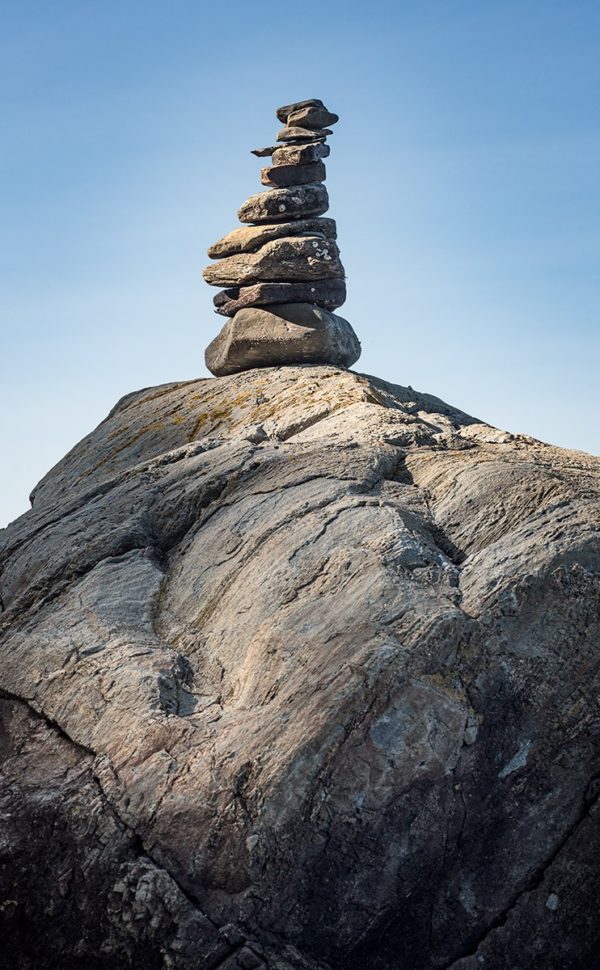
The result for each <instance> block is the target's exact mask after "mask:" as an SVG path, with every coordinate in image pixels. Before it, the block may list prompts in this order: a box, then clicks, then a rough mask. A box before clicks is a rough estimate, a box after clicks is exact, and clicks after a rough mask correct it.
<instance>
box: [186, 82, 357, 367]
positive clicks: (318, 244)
mask: <svg viewBox="0 0 600 970" xmlns="http://www.w3.org/2000/svg"><path fill="white" fill-rule="evenodd" d="M276 113H277V118H278V119H279V120H280V121H281V122H283V124H284V127H283V128H282V130H281V131H280V132H279V134H278V135H277V142H278V144H277V145H275V146H273V147H271V148H258V149H255V150H254V151H253V154H254V155H258V156H259V157H261V158H262V157H269V156H270V157H271V165H270V166H269V167H268V168H263V169H262V171H261V173H260V180H261V182H262V184H263V185H266V186H267V187H268V188H267V191H265V192H260V193H259V194H258V195H252V196H251V197H250V198H249V199H248V200H247V201H246V202H244V204H243V205H242V206H241V208H240V209H239V211H238V218H239V220H240V222H242V223H244V225H242V227H241V228H239V229H234V230H233V232H230V233H228V235H227V236H223V238H222V239H219V241H218V242H216V243H215V244H214V245H213V246H211V247H210V249H209V250H208V255H209V256H210V257H211V258H212V259H215V260H216V262H215V263H211V265H210V266H207V267H206V269H205V270H204V274H203V275H204V279H205V280H206V282H207V283H210V285H211V286H219V287H224V288H223V289H222V290H221V291H220V292H219V293H217V295H216V296H215V298H214V304H215V307H216V310H217V313H220V314H222V315H223V316H226V317H229V318H230V319H229V320H228V322H227V323H226V324H225V325H224V327H223V329H222V330H221V332H220V333H219V334H218V336H217V337H216V338H215V339H214V340H213V341H212V343H211V344H209V346H208V348H207V350H206V354H205V359H206V366H207V367H208V369H209V370H210V371H211V372H212V373H213V374H215V375H216V376H219V377H220V376H222V375H225V374H234V373H236V372H238V371H242V370H249V369H250V368H252V367H268V366H274V367H279V366H283V365H285V364H293V365H297V364H336V365H338V366H343V367H349V366H350V365H351V364H353V363H354V362H355V361H357V360H358V358H359V357H360V343H359V341H358V338H357V337H356V334H355V333H354V331H353V329H352V327H351V326H350V324H349V323H348V321H347V320H344V319H343V318H342V317H339V316H337V315H336V314H334V313H332V312H331V311H332V310H334V309H336V308H337V307H339V306H341V305H342V303H343V302H344V300H345V299H346V284H345V280H344V267H343V266H342V263H341V261H340V253H339V249H338V247H337V243H336V241H335V240H336V224H335V221H334V220H333V219H327V218H323V213H324V212H326V211H327V209H328V207H329V198H328V195H327V189H326V188H325V186H324V184H323V182H324V181H325V175H326V173H325V163H324V161H323V159H324V158H327V156H328V155H329V145H327V143H326V141H327V136H328V135H331V134H332V132H331V129H330V128H329V127H328V126H329V125H333V124H335V123H336V122H337V121H338V116H337V115H335V114H332V113H331V112H330V111H328V110H327V108H326V107H325V105H324V104H323V102H322V101H319V100H318V99H316V98H313V99H311V100H309V101H298V102H296V103H295V104H287V105H285V106H284V107H282V108H278V109H277V112H276Z"/></svg>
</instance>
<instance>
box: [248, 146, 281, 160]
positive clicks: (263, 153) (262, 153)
mask: <svg viewBox="0 0 600 970" xmlns="http://www.w3.org/2000/svg"><path fill="white" fill-rule="evenodd" d="M278 148H279V145H271V147H270V148H251V149H250V153H251V154H252V155H257V156H258V158H266V157H267V156H268V155H272V154H273V152H275V151H277V149H278Z"/></svg>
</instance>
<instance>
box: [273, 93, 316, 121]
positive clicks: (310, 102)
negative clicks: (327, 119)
mask: <svg viewBox="0 0 600 970" xmlns="http://www.w3.org/2000/svg"><path fill="white" fill-rule="evenodd" d="M303 108H314V109H320V110H322V111H327V109H326V107H325V105H324V104H323V102H322V101H321V99H320V98H308V99H307V100H306V101H294V102H293V103H292V104H284V105H282V107H281V108H277V110H276V112H275V115H276V117H277V120H278V121H281V122H282V124H285V123H286V121H287V119H288V118H289V116H290V115H291V114H292V112H294V111H300V110H302V109H303Z"/></svg>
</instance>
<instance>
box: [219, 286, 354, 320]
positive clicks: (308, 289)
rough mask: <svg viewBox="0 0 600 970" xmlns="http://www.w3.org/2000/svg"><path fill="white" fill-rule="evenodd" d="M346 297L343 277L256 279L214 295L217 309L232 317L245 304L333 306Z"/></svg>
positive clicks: (327, 307) (339, 303)
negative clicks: (299, 280) (284, 280)
mask: <svg viewBox="0 0 600 970" xmlns="http://www.w3.org/2000/svg"><path fill="white" fill-rule="evenodd" d="M345 300H346V284H345V282H344V280H314V281H313V282H311V283H255V284H254V286H242V287H239V286H236V287H233V288H231V289H227V290H221V292H220V293H217V295H216V296H215V297H214V298H213V303H214V305H215V307H216V308H217V313H220V314H221V315H222V316H224V317H232V316H234V314H236V313H237V312H238V310H242V309H243V308H244V307H247V306H269V305H270V304H272V303H314V304H316V305H317V306H321V307H324V308H325V309H326V310H335V309H336V307H339V306H341V305H342V303H344V302H345Z"/></svg>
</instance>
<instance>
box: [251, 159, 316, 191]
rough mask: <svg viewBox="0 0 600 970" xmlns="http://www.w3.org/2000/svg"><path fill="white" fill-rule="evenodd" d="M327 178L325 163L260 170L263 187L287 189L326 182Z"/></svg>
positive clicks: (280, 166)
mask: <svg viewBox="0 0 600 970" xmlns="http://www.w3.org/2000/svg"><path fill="white" fill-rule="evenodd" d="M325 177H326V171H325V166H324V164H323V162H320V161H319V162H312V163H310V164H307V165H273V166H271V167H269V168H262V169H261V170H260V180H261V182H262V184H263V185H272V186H274V187H275V188H287V186H289V185H306V183H307V182H324V181H325Z"/></svg>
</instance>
